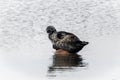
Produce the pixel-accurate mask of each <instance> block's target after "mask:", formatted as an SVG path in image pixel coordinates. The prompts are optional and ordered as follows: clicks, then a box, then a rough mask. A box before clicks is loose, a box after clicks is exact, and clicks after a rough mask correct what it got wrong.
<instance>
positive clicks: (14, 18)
mask: <svg viewBox="0 0 120 80" xmlns="http://www.w3.org/2000/svg"><path fill="white" fill-rule="evenodd" d="M119 21H120V1H119V0H0V75H1V76H0V80H8V79H9V80H41V79H42V80H49V79H52V80H54V79H55V80H61V79H62V80H67V79H69V80H70V79H71V80H72V79H75V80H79V79H81V80H119V78H120V77H119V75H118V74H119V73H120V69H119V67H120V59H119V57H120V53H119V52H120V50H119V48H120V22H119ZM48 25H52V26H54V27H56V29H57V30H58V31H61V30H62V31H68V32H72V33H74V34H75V35H77V36H78V37H79V38H80V39H81V40H84V41H88V42H89V43H90V44H89V45H87V46H86V47H85V48H84V49H83V50H82V51H80V52H79V53H78V54H79V55H82V57H83V61H84V62H86V63H88V66H87V67H84V68H75V70H72V71H71V70H68V71H60V72H59V71H58V72H56V73H53V74H52V76H53V77H54V78H53V77H52V78H51V77H48V76H47V75H49V73H48V72H47V71H48V69H49V66H50V65H51V64H52V61H53V60H52V59H53V58H52V57H53V54H54V51H55V50H53V49H52V45H51V42H50V41H49V39H48V35H47V33H46V31H45V29H46V27H47V26H48ZM50 75H51V73H50Z"/></svg>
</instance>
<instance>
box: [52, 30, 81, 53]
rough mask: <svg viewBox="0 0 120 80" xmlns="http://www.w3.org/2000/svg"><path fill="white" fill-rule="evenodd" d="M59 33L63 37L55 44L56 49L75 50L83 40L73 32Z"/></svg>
mask: <svg viewBox="0 0 120 80" xmlns="http://www.w3.org/2000/svg"><path fill="white" fill-rule="evenodd" d="M59 34H60V35H59V37H60V38H61V39H60V40H59V41H57V42H56V43H55V44H53V48H54V49H65V50H68V51H70V50H74V49H76V45H77V43H80V42H81V41H80V40H79V38H78V37H77V36H75V35H74V34H72V33H67V32H60V33H59ZM59 37H58V38H59Z"/></svg>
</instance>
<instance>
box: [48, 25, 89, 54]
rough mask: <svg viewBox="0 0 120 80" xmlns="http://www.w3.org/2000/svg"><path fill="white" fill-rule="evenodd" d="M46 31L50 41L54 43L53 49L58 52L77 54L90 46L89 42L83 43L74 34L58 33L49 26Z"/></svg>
mask: <svg viewBox="0 0 120 80" xmlns="http://www.w3.org/2000/svg"><path fill="white" fill-rule="evenodd" d="M46 31H47V33H48V37H49V39H50V40H51V42H52V43H53V48H54V49H56V50H58V49H63V50H66V51H68V52H70V53H77V52H78V51H80V50H81V49H82V48H83V47H84V46H85V45H87V44H88V42H85V41H81V40H80V39H79V38H78V37H77V36H76V35H74V34H72V33H69V32H65V31H57V30H56V29H55V28H54V27H53V26H48V27H47V29H46Z"/></svg>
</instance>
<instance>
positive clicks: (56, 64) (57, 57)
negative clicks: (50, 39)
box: [48, 51, 86, 73]
mask: <svg viewBox="0 0 120 80" xmlns="http://www.w3.org/2000/svg"><path fill="white" fill-rule="evenodd" d="M56 53H57V54H54V55H53V63H52V65H51V66H50V67H49V70H48V71H49V73H51V72H54V71H65V70H72V69H73V67H85V66H86V65H85V63H83V62H82V61H83V59H82V57H81V55H78V54H72V53H67V54H66V52H65V51H62V54H61V51H60V52H56ZM59 53H60V54H59Z"/></svg>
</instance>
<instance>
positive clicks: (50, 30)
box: [46, 26, 56, 34]
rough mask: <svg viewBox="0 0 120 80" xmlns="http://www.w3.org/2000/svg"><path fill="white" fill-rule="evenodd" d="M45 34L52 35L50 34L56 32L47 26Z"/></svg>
mask: <svg viewBox="0 0 120 80" xmlns="http://www.w3.org/2000/svg"><path fill="white" fill-rule="evenodd" d="M46 32H47V33H48V34H52V33H54V32H56V29H55V27H54V26H48V27H47V28H46Z"/></svg>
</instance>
